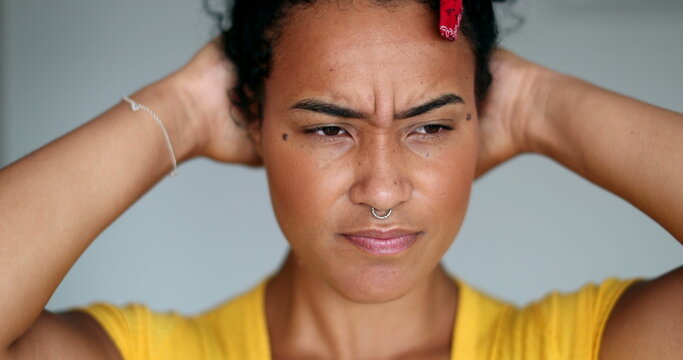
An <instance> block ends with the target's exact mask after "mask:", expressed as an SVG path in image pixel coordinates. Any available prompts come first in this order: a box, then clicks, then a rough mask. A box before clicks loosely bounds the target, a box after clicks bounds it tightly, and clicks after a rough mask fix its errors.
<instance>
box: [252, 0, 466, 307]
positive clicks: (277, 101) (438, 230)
mask: <svg viewBox="0 0 683 360" xmlns="http://www.w3.org/2000/svg"><path fill="white" fill-rule="evenodd" d="M349 3H350V4H349V5H348V6H346V7H344V6H340V5H338V4H337V2H335V1H329V2H328V1H323V2H319V3H318V4H316V5H314V6H310V7H302V8H296V9H295V10H294V11H293V12H292V14H291V15H290V16H289V17H288V19H287V20H286V21H285V24H286V25H285V29H284V32H283V33H282V36H281V38H280V39H279V40H278V43H277V45H276V47H275V49H274V56H273V67H272V72H271V76H270V77H269V79H268V80H267V82H266V92H265V103H264V121H263V123H262V125H261V129H258V130H257V131H256V132H257V133H258V135H257V138H258V140H257V144H258V145H257V147H258V148H259V151H260V152H261V155H262V157H263V161H264V164H265V168H266V171H267V173H268V180H269V184H270V192H271V197H272V202H273V207H274V209H275V214H276V216H277V219H278V221H279V224H280V226H281V227H282V230H283V232H284V234H285V236H286V238H287V239H288V241H289V242H290V244H291V246H292V249H293V253H294V256H295V257H296V259H297V262H298V263H299V264H300V265H302V266H304V267H305V268H306V269H307V271H309V272H310V273H312V274H314V275H316V276H319V277H320V278H321V279H322V280H324V281H325V283H326V284H327V285H329V286H330V287H332V288H333V289H335V290H336V291H337V292H338V293H340V294H341V295H343V296H344V297H346V298H348V299H351V300H353V301H358V302H384V301H389V300H392V299H396V298H398V297H400V296H402V295H404V294H406V293H407V292H409V291H410V289H412V288H414V287H415V286H416V284H418V283H419V282H420V281H423V280H425V278H426V277H427V275H429V274H430V273H431V272H432V271H433V270H434V269H435V267H436V266H437V265H438V263H439V261H440V259H441V257H442V256H443V254H444V253H445V251H446V250H447V249H448V247H449V246H450V244H451V242H452V241H453V239H454V238H455V236H456V234H457V232H458V230H459V228H460V226H461V224H462V221H463V218H464V216H465V211H466V208H467V203H468V199H469V195H470V188H471V185H472V181H473V177H474V169H475V165H476V154H477V138H478V134H477V132H478V128H477V116H476V108H475V99H474V81H473V79H474V59H473V55H472V53H471V51H470V50H469V48H468V46H467V44H466V42H465V39H464V38H462V37H461V38H460V40H457V41H455V42H450V41H446V40H443V39H441V38H440V37H439V36H438V29H437V24H436V19H435V16H434V14H433V13H432V12H431V11H430V10H429V9H428V8H427V7H426V6H425V5H422V4H418V3H416V2H410V1H409V2H400V4H401V5H397V6H395V7H384V6H377V5H373V4H369V3H366V2H358V1H354V2H349ZM361 3H362V4H361ZM371 207H374V208H376V209H378V213H379V214H378V215H382V214H383V210H386V209H392V213H391V216H390V217H389V218H387V219H385V220H378V219H376V218H374V217H373V216H372V214H371ZM373 238H374V239H373ZM381 238H394V239H392V240H386V239H384V240H383V239H381Z"/></svg>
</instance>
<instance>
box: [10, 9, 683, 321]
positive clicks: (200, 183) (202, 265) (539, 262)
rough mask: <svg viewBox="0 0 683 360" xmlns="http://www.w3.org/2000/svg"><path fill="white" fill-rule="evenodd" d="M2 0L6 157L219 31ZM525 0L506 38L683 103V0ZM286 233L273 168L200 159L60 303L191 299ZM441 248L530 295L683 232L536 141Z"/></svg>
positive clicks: (186, 17)
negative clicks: (554, 157) (539, 149)
mask: <svg viewBox="0 0 683 360" xmlns="http://www.w3.org/2000/svg"><path fill="white" fill-rule="evenodd" d="M1 1H2V2H1V3H0V17H1V21H0V31H1V33H0V47H1V56H0V80H1V81H0V106H1V107H0V163H1V164H2V165H3V166H4V165H6V164H9V163H10V162H12V161H14V160H16V159H18V158H20V157H21V156H23V155H25V154H27V153H28V152H30V151H32V150H34V149H36V148H38V147H40V146H41V145H43V144H45V143H47V142H48V141H50V140H52V139H54V138H56V137H58V136H60V135H62V134H63V133H65V132H67V131H69V130H71V129H73V128H75V127H76V126H78V125H80V124H82V123H84V122H85V121H87V120H88V119H90V118H92V117H94V116H96V115H97V114H99V113H100V112H102V111H104V110H106V109H107V108H108V107H110V106H111V105H113V104H115V103H116V102H117V101H119V99H120V98H121V96H123V95H125V94H129V93H132V92H133V91H135V90H136V89H137V88H139V87H141V86H143V85H145V84H147V83H149V82H152V81H154V80H156V79H158V78H160V77H162V76H164V75H165V74H167V73H169V72H171V71H173V70H174V69H176V68H178V67H179V66H181V65H182V64H184V63H185V61H187V60H188V59H189V58H190V57H191V56H192V54H193V53H194V52H195V51H196V50H197V49H198V48H200V47H201V45H202V44H203V43H205V42H206V41H208V40H209V39H210V38H212V37H213V36H214V35H215V34H216V31H215V29H214V28H213V23H212V21H211V20H210V19H209V18H208V17H207V16H206V15H205V14H204V13H203V12H202V9H201V4H200V1H199V0H196V1H181V0H164V1H162V0H138V1H133V0H119V1H102V0H100V1H93V0H62V1H47V0H42V1H41V0H21V1H20V0H1ZM513 11H514V12H515V13H518V14H520V15H522V16H523V17H524V18H525V22H526V23H525V24H524V26H523V27H522V28H521V29H520V30H519V31H517V32H515V33H513V34H512V35H509V36H507V37H506V38H505V40H504V45H505V46H507V47H509V48H510V49H512V50H514V51H516V52H518V53H519V54H521V55H523V56H525V57H528V58H530V59H533V60H535V61H537V62H540V63H542V64H545V65H547V66H550V67H552V68H555V69H557V70H560V71H564V72H568V73H571V74H574V75H577V76H580V77H582V78H585V79H589V80H590V81H592V82H594V83H597V84H599V85H602V86H605V87H607V88H610V89H615V90H618V91H620V92H622V93H625V94H628V95H631V96H635V97H637V98H640V99H642V100H645V101H648V102H651V103H654V104H657V105H660V106H663V107H666V108H669V109H673V110H676V111H679V112H682V111H683V72H681V71H680V68H681V65H683V46H682V45H683V41H682V40H681V39H683V22H682V21H681V19H682V18H683V1H681V0H669V1H664V0H657V1H653V0H650V1H647V2H646V1H631V0H628V1H625V0H620V1H617V0H590V1H589V0H564V1H563V0H554V1H541V0H522V1H520V3H519V4H517V5H516V6H515V7H514V8H513ZM502 12H506V11H502ZM513 22H514V21H513V19H512V17H511V16H509V15H508V16H505V17H504V19H503V23H504V24H510V23H513ZM644 120H646V119H644ZM682 165H683V162H682ZM285 251H286V243H285V240H284V238H283V236H282V235H281V233H280V231H279V228H278V226H277V224H276V222H275V219H274V216H273V214H272V210H271V207H270V203H269V198H268V194H267V186H266V180H265V175H264V172H263V171H262V170H252V169H246V168H241V167H236V166H229V165H223V164H216V163H213V162H210V161H208V160H202V159H199V160H194V161H191V162H189V163H186V164H184V165H182V167H181V168H180V171H179V176H178V177H177V178H168V179H166V180H164V181H163V182H162V183H161V184H159V185H158V186H157V187H156V188H154V189H153V190H152V191H151V192H150V193H148V194H147V195H146V196H144V197H143V198H142V199H141V200H140V201H139V202H138V203H136V204H135V205H134V206H133V207H132V208H131V209H130V210H129V211H128V212H126V213H125V214H124V215H123V216H122V217H121V218H120V219H119V220H118V221H117V222H116V223H114V224H113V225H112V226H111V227H110V228H109V229H107V230H106V231H105V232H104V233H103V234H102V235H101V236H100V237H99V238H98V239H97V240H96V241H95V242H94V243H93V245H92V246H91V247H90V248H89V249H88V250H87V252H86V253H85V255H84V256H83V257H82V258H81V259H80V260H79V261H78V262H77V263H76V265H75V266H74V267H73V269H72V270H71V272H70V273H69V275H68V276H67V277H66V279H65V280H64V282H63V283H62V285H61V286H60V287H59V289H58V290H57V292H56V293H55V295H54V297H53V298H52V300H51V302H50V304H49V306H48V307H49V308H50V309H53V310H57V309H63V308H66V307H71V306H77V305H85V304H88V303H90V302H93V301H110V302H114V303H117V304H123V303H126V302H131V301H134V302H143V303H146V304H148V305H150V306H151V307H152V308H153V309H156V310H169V309H175V310H179V311H181V312H186V313H194V312H198V311H201V310H202V309H206V308H208V307H210V306H212V305H214V304H216V303H218V302H220V301H222V300H224V299H226V298H228V297H230V296H233V295H235V294H237V293H239V292H241V291H244V290H246V289H248V288H249V287H250V286H252V285H253V284H254V283H255V282H257V281H259V280H261V279H262V278H263V277H264V276H265V275H267V274H269V273H270V272H272V271H273V270H274V269H275V268H276V267H277V266H278V264H279V262H280V260H281V259H282V257H283V255H284V253H285ZM444 261H445V263H446V265H447V267H448V268H449V269H451V271H453V272H454V273H455V274H457V275H458V276H460V277H462V278H464V279H465V280H467V281H469V282H470V283H472V284H474V285H475V286H477V287H479V288H481V289H484V290H485V291H488V292H489V293H491V294H494V295H497V296H500V297H502V298H504V299H507V300H510V301H513V302H515V303H518V304H522V303H526V302H528V301H530V300H533V299H536V298H538V297H540V296H542V295H543V294H544V293H546V292H548V291H550V290H553V289H559V290H571V289H575V288H577V287H579V286H581V285H582V284H584V283H586V282H589V281H600V280H602V279H604V278H605V277H608V276H618V277H633V276H644V277H651V276H656V275H658V274H661V273H663V272H665V271H667V270H670V269H672V268H673V267H675V266H678V265H680V264H681V263H683V247H682V246H680V245H679V244H678V243H677V242H676V241H675V240H674V239H673V238H672V237H671V236H670V235H669V234H668V233H667V232H666V231H664V230H662V229H661V228H660V227H659V226H658V225H657V224H656V223H654V222H653V221H652V220H650V219H649V218H648V217H646V216H645V215H643V214H642V213H641V212H639V211H638V210H637V209H635V208H633V207H632V206H631V205H629V204H627V203H626V202H624V201H623V200H621V199H619V198H617V197H615V196H613V195H612V194H609V193H607V192H606V191H604V190H601V189H599V188H597V187H595V186H594V185H592V184H590V183H588V182H586V181H584V180H582V179H581V178H579V177H578V176H576V175H575V174H573V173H571V172H569V171H567V170H565V169H563V168H561V167H560V166H558V165H557V164H555V163H553V162H552V161H550V160H548V159H544V158H541V157H539V156H533V155H528V156H522V157H519V158H517V159H515V160H513V161H511V162H509V163H507V164H505V165H503V166H501V167H500V168H499V169H497V170H496V171H494V172H493V173H491V174H489V175H488V176H486V177H485V178H483V179H481V180H479V181H478V182H477V183H476V185H475V187H474V192H473V196H472V203H471V207H470V212H469V214H468V217H467V220H466V222H465V225H464V227H463V229H462V231H461V233H460V235H459V237H458V239H457V240H456V242H455V244H454V246H453V247H452V248H451V249H450V251H449V252H448V253H447V255H446V257H445V259H444Z"/></svg>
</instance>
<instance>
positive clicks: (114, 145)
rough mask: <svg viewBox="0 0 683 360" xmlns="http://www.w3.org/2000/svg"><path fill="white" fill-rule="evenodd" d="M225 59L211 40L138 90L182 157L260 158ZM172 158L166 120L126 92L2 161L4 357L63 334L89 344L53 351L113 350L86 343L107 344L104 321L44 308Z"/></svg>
mask: <svg viewBox="0 0 683 360" xmlns="http://www.w3.org/2000/svg"><path fill="white" fill-rule="evenodd" d="M221 59H222V58H221V57H220V50H219V49H218V46H217V44H216V43H215V42H214V43H212V44H209V45H207V46H206V47H205V48H204V49H203V50H202V51H201V52H200V53H199V54H198V55H197V56H196V57H195V58H194V59H193V60H192V61H191V62H190V63H189V64H188V65H186V66H185V67H184V68H183V69H181V70H180V71H178V72H177V73H175V74H173V75H171V76H169V77H167V78H165V79H163V80H161V81H159V82H157V83H154V84H152V85H150V86H148V87H146V88H144V89H142V90H141V91H139V92H137V93H136V94H133V95H132V96H131V98H132V99H133V100H135V101H137V102H139V103H142V104H144V105H147V106H148V107H149V108H151V109H153V110H154V111H155V112H156V113H158V114H159V116H160V118H161V119H162V120H163V122H164V123H165V125H166V128H167V129H168V132H169V135H170V138H171V140H172V142H173V145H174V147H175V151H176V155H177V157H178V161H179V162H181V161H183V160H186V159H189V158H191V157H193V156H199V155H205V156H209V157H212V158H214V159H217V160H222V161H229V162H239V163H256V159H255V157H254V155H253V151H252V150H251V146H250V144H249V142H248V141H247V140H246V138H245V137H244V134H243V133H241V132H239V131H238V129H237V128H236V127H235V125H234V124H233V123H232V121H230V120H229V119H228V118H227V116H226V115H227V113H228V112H229V102H228V101H227V96H226V91H227V88H228V85H229V84H230V76H229V72H228V71H227V70H228V68H227V67H226V64H225V63H223V62H222V61H221ZM171 164H172V162H171V158H170V155H169V152H168V150H167V148H166V143H165V140H164V137H163V135H162V132H161V130H160V128H159V126H158V125H157V124H156V123H155V122H154V120H153V119H152V118H151V117H150V115H149V114H147V113H146V112H143V111H138V112H132V111H131V108H130V106H129V105H128V104H126V103H123V102H121V103H119V104H117V105H115V106H114V107H113V108H111V109H110V110H108V111H107V112H105V113H104V114H102V115H100V116H99V117H97V118H95V119H94V120H92V121H90V122H88V123H86V124H85V125H83V126H81V127H80V128H78V129H76V130H74V131H73V132H71V133H69V134H67V135H65V136H63V137H62V138H60V139H58V140H56V141H54V142H53V143H51V144H48V145H47V146H45V147H43V148H42V149H40V150H38V151H36V152H35V153H33V154H31V155H29V156H27V157H26V158H24V159H21V160H20V161H18V162H16V163H14V164H12V165H10V166H8V167H7V168H4V169H2V170H0V258H1V260H0V294H2V295H0V319H2V322H0V323H1V324H2V325H0V358H3V359H4V358H5V357H3V356H4V355H7V356H8V357H10V358H34V356H33V355H36V354H40V351H41V349H42V350H45V349H44V348H45V347H51V345H54V344H58V343H59V341H56V340H55V339H61V340H63V341H61V343H62V344H69V343H75V344H76V343H81V344H88V345H87V346H85V347H79V346H73V347H70V346H56V348H55V349H56V350H58V351H61V352H63V353H61V354H60V353H57V354H55V353H53V354H54V355H58V354H59V355H60V356H63V357H67V358H73V357H78V356H81V357H87V358H107V357H103V355H102V354H103V352H101V351H93V352H92V353H86V354H84V353H83V352H82V351H85V350H84V349H88V348H93V349H95V350H97V349H99V350H103V346H104V348H107V347H108V345H106V344H107V342H106V341H104V342H102V341H100V340H98V339H100V338H99V337H97V336H95V337H93V336H92V335H88V334H91V332H90V331H87V330H88V329H89V330H94V331H95V332H97V327H96V326H94V325H93V321H92V320H91V319H88V318H87V316H86V315H83V314H81V315H78V314H68V315H63V316H55V315H52V314H49V313H46V312H43V308H44V306H45V304H46V303H47V302H48V300H49V298H50V296H51V295H52V293H53V292H54V291H55V289H56V288H57V286H58V285H59V283H60V282H61V280H62V279H63V278H64V276H65V275H66V273H67V271H68V270H69V269H70V268H71V266H72V265H73V264H74V262H75V261H76V260H77V259H78V257H79V256H80V255H81V254H82V253H83V251H84V250H85V249H86V248H87V247H88V245H89V244H90V243H91V242H92V241H93V240H94V239H95V237H96V236H97V235H98V234H99V233H100V232H101V231H103V230H104V229H105V228H106V227H107V226H108V225H109V224H111V223H112V222H113V221H114V220H115V219H116V218H117V217H118V216H119V215H120V214H121V213H123V212H124V211H125V210H126V209H127V208H128V207H129V206H131V205H132V204H133V203H134V202H135V201H136V200H137V199H139V198H140V197H141V196H142V195H143V194H144V193H145V192H146V191H148V190H149V189H150V188H151V187H152V186H153V185H154V184H155V183H156V182H158V181H159V180H160V179H162V178H163V177H164V176H165V175H166V174H168V173H169V171H170V170H171ZM84 317H86V318H84ZM100 343H102V344H105V345H102V346H98V345H97V344H100ZM27 344H30V345H27ZM109 345H110V344H109ZM55 349H52V350H55ZM104 353H106V352H104ZM109 353H110V355H111V352H109ZM31 354H33V355H31ZM36 356H37V355H36Z"/></svg>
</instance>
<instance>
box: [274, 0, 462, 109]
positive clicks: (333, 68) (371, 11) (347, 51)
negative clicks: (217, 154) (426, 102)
mask: <svg viewBox="0 0 683 360" xmlns="http://www.w3.org/2000/svg"><path fill="white" fill-rule="evenodd" d="M396 4H397V5H390V6H381V5H376V4H374V3H373V2H371V1H339V2H338V1H319V2H317V3H316V4H315V5H312V6H305V7H295V8H294V9H292V11H291V12H290V14H289V16H288V18H287V19H286V20H285V21H284V23H283V24H284V26H283V29H282V33H281V36H280V37H279V38H278V40H277V43H276V45H275V48H274V52H273V63H272V69H271V76H270V78H269V79H268V80H267V83H266V89H267V90H269V89H272V88H282V87H283V86H285V87H286V88H287V89H288V91H287V94H286V95H285V96H284V97H290V98H296V97H307V96H315V97H327V98H329V99H330V100H340V101H342V102H345V103H352V104H353V105H355V106H357V107H362V108H364V110H367V111H368V112H372V111H374V109H373V108H372V106H375V105H376V104H377V103H378V102H379V101H381V100H382V99H383V98H386V99H391V101H390V102H391V103H401V102H405V103H410V102H411V101H419V100H421V99H423V98H425V97H430V96H432V95H433V94H435V93H443V92H447V91H451V92H456V93H458V94H459V95H460V96H462V97H463V98H465V99H466V101H468V100H471V101H474V99H473V78H474V60H473V55H472V53H471V51H470V49H469V46H468V44H467V42H466V40H465V38H464V37H460V39H459V40H456V41H447V40H444V39H442V38H441V37H440V36H439V34H438V26H437V25H438V24H437V17H436V14H435V13H433V11H432V10H430V9H429V8H428V7H427V6H426V5H424V4H420V3H418V2H416V1H397V2H396ZM270 93H271V92H270V91H268V92H267V94H268V95H267V97H266V98H267V99H268V98H269V97H271V96H270ZM280 94H281V93H280ZM268 100H270V99H268ZM292 100H293V99H292ZM349 105H351V104H349ZM395 105H396V106H399V105H400V104H395Z"/></svg>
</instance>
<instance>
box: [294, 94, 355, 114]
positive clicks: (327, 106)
mask: <svg viewBox="0 0 683 360" xmlns="http://www.w3.org/2000/svg"><path fill="white" fill-rule="evenodd" d="M295 109H296V110H306V111H312V112H316V113H319V114H324V115H328V116H332V117H337V118H342V119H367V116H366V115H365V114H363V113H362V112H359V111H356V110H353V109H349V108H345V107H342V106H339V105H335V104H331V103H328V102H324V101H322V100H316V99H305V100H301V101H299V102H298V103H296V104H294V105H293V106H292V110H295Z"/></svg>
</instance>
